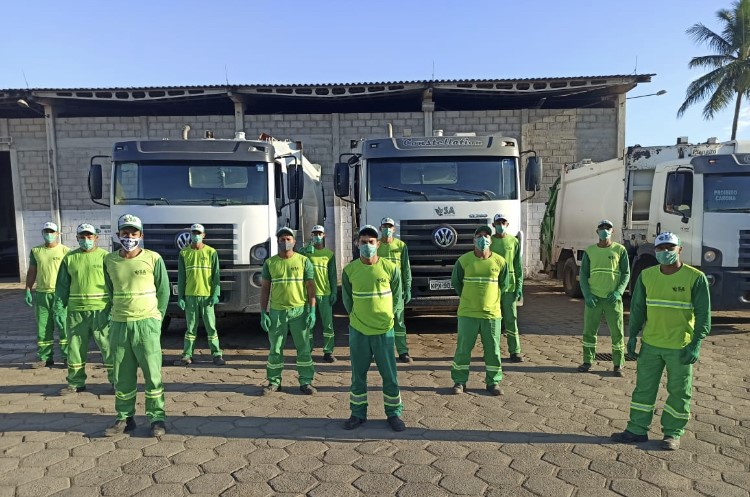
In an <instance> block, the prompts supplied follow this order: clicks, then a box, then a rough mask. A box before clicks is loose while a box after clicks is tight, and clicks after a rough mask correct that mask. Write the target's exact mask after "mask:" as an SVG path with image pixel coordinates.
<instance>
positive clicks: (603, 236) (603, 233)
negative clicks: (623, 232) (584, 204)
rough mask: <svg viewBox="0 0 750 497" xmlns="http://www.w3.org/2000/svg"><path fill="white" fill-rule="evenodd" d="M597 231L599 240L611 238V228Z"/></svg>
mask: <svg viewBox="0 0 750 497" xmlns="http://www.w3.org/2000/svg"><path fill="white" fill-rule="evenodd" d="M597 233H598V234H599V240H602V241H604V240H609V239H610V238H612V230H598V231H597Z"/></svg>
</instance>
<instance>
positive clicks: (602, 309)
mask: <svg viewBox="0 0 750 497" xmlns="http://www.w3.org/2000/svg"><path fill="white" fill-rule="evenodd" d="M597 298H598V299H599V301H598V302H597V303H596V306H595V307H594V308H593V309H592V308H590V307H589V306H587V305H585V306H584V310H583V362H585V363H587V364H593V363H594V361H595V360H596V335H597V334H598V333H599V324H600V323H601V320H602V314H604V319H605V320H606V321H607V326H608V327H609V333H610V335H611V336H612V363H613V364H614V365H615V366H620V367H622V366H623V365H624V364H625V334H624V331H623V324H622V299H620V300H618V301H617V302H615V303H614V304H610V303H609V302H607V299H605V298H602V297H597Z"/></svg>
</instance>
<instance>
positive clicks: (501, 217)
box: [493, 214, 508, 223]
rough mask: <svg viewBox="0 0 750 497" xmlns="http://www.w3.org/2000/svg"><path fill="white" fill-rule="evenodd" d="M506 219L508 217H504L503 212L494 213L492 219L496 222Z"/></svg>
mask: <svg viewBox="0 0 750 497" xmlns="http://www.w3.org/2000/svg"><path fill="white" fill-rule="evenodd" d="M507 220H508V218H507V217H505V214H495V219H494V220H493V222H495V223H496V222H498V221H507Z"/></svg>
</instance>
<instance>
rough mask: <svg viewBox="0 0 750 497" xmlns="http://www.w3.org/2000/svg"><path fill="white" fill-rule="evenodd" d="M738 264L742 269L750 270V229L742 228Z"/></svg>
mask: <svg viewBox="0 0 750 497" xmlns="http://www.w3.org/2000/svg"><path fill="white" fill-rule="evenodd" d="M737 262H738V264H737V265H738V266H739V269H740V271H750V230H740V250H739V259H738V261H737Z"/></svg>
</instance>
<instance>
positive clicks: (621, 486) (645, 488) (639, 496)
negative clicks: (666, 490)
mask: <svg viewBox="0 0 750 497" xmlns="http://www.w3.org/2000/svg"><path fill="white" fill-rule="evenodd" d="M610 488H611V489H612V490H613V491H615V492H617V493H618V494H620V495H623V496H624V497H660V496H661V490H660V489H659V488H658V487H655V486H654V485H651V484H650V483H646V482H645V481H639V480H631V479H625V480H621V479H613V480H612V483H611V484H610Z"/></svg>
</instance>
